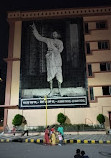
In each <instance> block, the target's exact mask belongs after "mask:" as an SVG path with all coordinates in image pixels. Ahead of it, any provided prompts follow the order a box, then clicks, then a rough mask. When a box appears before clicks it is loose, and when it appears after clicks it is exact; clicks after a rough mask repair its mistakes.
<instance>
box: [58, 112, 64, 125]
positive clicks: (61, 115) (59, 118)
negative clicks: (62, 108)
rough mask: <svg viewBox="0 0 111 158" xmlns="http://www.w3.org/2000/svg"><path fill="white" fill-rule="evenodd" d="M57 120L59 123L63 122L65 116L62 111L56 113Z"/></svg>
mask: <svg viewBox="0 0 111 158" xmlns="http://www.w3.org/2000/svg"><path fill="white" fill-rule="evenodd" d="M57 121H58V122H59V123H60V124H63V123H65V121H66V116H65V115H64V114H63V113H59V114H58V115H57Z"/></svg>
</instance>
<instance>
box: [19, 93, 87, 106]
mask: <svg viewBox="0 0 111 158" xmlns="http://www.w3.org/2000/svg"><path fill="white" fill-rule="evenodd" d="M81 106H87V97H86V96H82V97H70V98H69V97H58V98H47V107H48V108H61V107H64V108H65V107H81ZM45 107H46V103H45V100H44V98H30V99H20V108H45Z"/></svg>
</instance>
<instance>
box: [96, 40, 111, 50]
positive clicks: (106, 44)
mask: <svg viewBox="0 0 111 158" xmlns="http://www.w3.org/2000/svg"><path fill="white" fill-rule="evenodd" d="M108 48H109V42H108V41H99V42H98V49H108Z"/></svg>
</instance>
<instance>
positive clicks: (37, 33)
mask: <svg viewBox="0 0 111 158" xmlns="http://www.w3.org/2000/svg"><path fill="white" fill-rule="evenodd" d="M31 28H32V32H33V34H34V36H35V38H36V39H37V40H38V41H41V42H45V43H47V38H46V37H43V36H41V35H40V34H39V32H38V30H37V28H36V26H35V24H34V23H33V24H32V25H31Z"/></svg>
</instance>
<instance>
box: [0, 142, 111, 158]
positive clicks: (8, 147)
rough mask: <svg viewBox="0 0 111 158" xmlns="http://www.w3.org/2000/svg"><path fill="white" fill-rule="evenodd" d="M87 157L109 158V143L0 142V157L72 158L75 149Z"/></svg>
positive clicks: (110, 148)
mask: <svg viewBox="0 0 111 158" xmlns="http://www.w3.org/2000/svg"><path fill="white" fill-rule="evenodd" d="M77 148H79V149H81V150H84V151H85V152H86V154H87V155H88V156H89V158H111V145H110V144H66V145H63V146H58V145H56V146H45V145H42V144H35V143H0V158H73V157H74V154H75V152H76V149H77Z"/></svg>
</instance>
